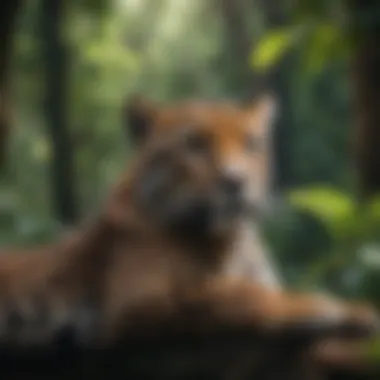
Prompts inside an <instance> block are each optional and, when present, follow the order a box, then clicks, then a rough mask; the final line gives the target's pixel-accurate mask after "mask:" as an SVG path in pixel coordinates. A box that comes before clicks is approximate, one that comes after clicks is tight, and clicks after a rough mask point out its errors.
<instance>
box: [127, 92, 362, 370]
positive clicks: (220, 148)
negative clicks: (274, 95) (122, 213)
mask: <svg viewBox="0 0 380 380" xmlns="http://www.w3.org/2000/svg"><path fill="white" fill-rule="evenodd" d="M272 105H273V104H272ZM125 111H126V112H125V116H126V121H127V131H128V134H129V138H131V139H132V141H133V143H134V144H135V145H136V146H137V147H138V148H139V149H140V148H141V147H143V146H144V145H145V144H146V143H147V142H148V141H150V140H157V139H158V140H159V139H161V138H162V136H164V135H165V134H168V133H173V134H176V133H178V132H177V129H181V128H183V125H190V126H194V124H195V125H196V124H197V121H196V122H194V120H193V119H194V117H195V118H196V116H194V115H196V114H197V113H198V114H200V113H203V114H204V115H206V114H207V117H208V118H209V120H212V122H211V123H210V126H213V127H214V131H213V133H209V131H206V133H205V131H202V132H201V133H202V134H203V139H207V140H208V147H207V149H209V150H210V151H209V154H212V153H210V152H211V151H212V152H213V154H217V160H218V162H224V161H226V160H230V166H232V167H235V168H238V170H239V165H240V170H241V167H242V166H244V164H246V162H245V163H244V162H243V164H242V161H244V160H253V161H254V162H253V163H252V165H251V167H250V169H249V171H247V172H246V173H245V174H243V176H244V175H245V176H247V177H250V178H249V181H253V182H254V183H255V184H256V187H257V188H261V189H260V191H259V192H260V195H259V196H258V198H257V199H256V203H255V209H256V211H260V209H261V208H262V206H263V205H265V203H266V201H267V197H266V195H267V193H268V190H269V185H270V172H271V170H270V166H271V165H270V164H271V162H270V161H271V156H272V152H271V144H270V142H271V121H273V118H274V116H275V109H274V108H272V112H271V113H270V112H269V113H265V112H264V113H261V114H257V117H258V119H260V118H263V119H261V125H262V126H264V128H261V129H257V130H256V131H255V133H256V136H255V137H256V144H257V143H259V145H258V146H256V150H255V151H254V152H253V153H252V154H251V155H250V156H245V158H242V155H241V152H239V148H238V147H237V145H236V144H235V145H234V144H233V142H232V139H231V138H230V133H231V132H230V130H229V129H228V128H227V129H226V128H225V127H224V126H225V124H228V123H229V122H230V119H228V117H227V115H231V114H233V113H234V112H235V124H236V125H239V123H240V124H244V116H243V114H241V113H239V107H238V106H236V105H234V104H232V103H230V102H225V103H223V102H217V103H212V102H207V101H206V102H204V101H196V102H189V101H187V102H180V103H174V104H170V105H157V104H154V103H153V102H152V101H150V100H147V99H143V98H137V97H136V98H134V99H132V101H131V100H129V101H128V103H127V107H126V109H125ZM156 118H157V119H159V120H160V122H154V121H155V120H156ZM271 119H272V120H271ZM173 120H176V121H175V122H173ZM259 124H260V122H259ZM189 128H190V127H189ZM195 164H196V165H202V161H201V160H198V161H197V162H196V163H195ZM240 175H241V173H240ZM256 190H257V189H256ZM239 219H240V220H239V227H238V228H237V233H236V236H235V241H234V244H233V245H231V247H230V252H229V255H228V256H229V261H227V265H226V268H225V270H226V273H229V274H234V275H237V276H240V277H245V278H248V279H252V280H253V281H255V282H256V283H260V284H262V285H263V286H264V287H266V288H267V289H273V290H280V289H281V288H282V287H283V286H282V284H281V281H280V276H279V274H278V273H276V270H275V268H274V265H273V263H272V262H271V259H270V257H269V253H268V252H266V249H265V245H264V243H263V241H262V239H261V237H260V233H259V223H258V219H259V218H257V215H253V217H252V215H251V214H249V213H248V214H246V215H245V216H242V217H240V218H239ZM361 343H362V342H360V341H356V342H355V341H347V340H345V341H341V342H335V341H328V342H323V344H322V343H321V347H320V348H319V349H318V350H317V354H318V355H315V356H316V358H317V361H318V362H321V363H324V364H325V365H328V366H331V367H334V366H338V367H342V368H350V369H358V367H361V366H366V365H369V363H367V362H366V359H365V352H364V351H363V349H362V346H361ZM365 363H367V364H365Z"/></svg>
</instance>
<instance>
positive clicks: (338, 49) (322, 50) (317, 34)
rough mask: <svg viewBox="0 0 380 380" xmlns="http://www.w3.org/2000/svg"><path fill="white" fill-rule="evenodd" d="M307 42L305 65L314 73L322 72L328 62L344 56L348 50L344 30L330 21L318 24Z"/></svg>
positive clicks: (309, 71) (307, 69)
mask: <svg viewBox="0 0 380 380" xmlns="http://www.w3.org/2000/svg"><path fill="white" fill-rule="evenodd" d="M305 42H306V43H305V48H304V50H303V55H304V57H303V60H304V65H305V69H306V71H307V72H308V73H310V74H313V75H315V74H317V73H318V72H320V71H321V70H322V69H323V68H324V66H325V65H326V63H327V62H330V61H331V60H333V59H339V58H343V57H344V56H345V53H346V50H347V44H346V43H345V39H344V38H343V33H342V30H340V29H339V28H338V27H337V26H336V25H332V24H329V23H320V24H317V25H316V27H315V28H313V30H312V31H311V34H310V36H309V38H307V41H305Z"/></svg>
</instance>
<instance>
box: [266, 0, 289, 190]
mask: <svg viewBox="0 0 380 380" xmlns="http://www.w3.org/2000/svg"><path fill="white" fill-rule="evenodd" d="M286 3H287V2H286V1H282V2H281V4H279V2H278V1H277V0H261V2H260V5H261V7H262V9H263V10H264V14H265V18H266V21H267V27H268V29H276V28H281V27H284V26H286V25H287V24H288V11H289V9H288V6H287V4H286ZM292 61H293V57H292V54H288V55H287V56H286V57H284V59H283V61H282V62H280V63H279V64H278V66H277V67H275V69H274V70H273V72H271V73H269V75H268V78H267V81H268V84H269V87H270V88H271V89H273V91H274V93H275V94H276V96H277V97H278V101H279V109H280V116H279V118H278V121H277V123H276V125H275V128H274V155H275V162H274V171H275V173H274V180H275V184H274V185H275V187H276V188H277V189H279V190H284V189H286V188H288V187H289V186H291V185H292V184H293V174H292V168H291V161H290V155H289V150H290V149H291V148H290V147H291V144H290V141H291V128H292V120H293V116H292V104H291V97H290V91H289V89H290V86H291V85H290V80H291V79H292V77H291V71H292V69H291V68H292Z"/></svg>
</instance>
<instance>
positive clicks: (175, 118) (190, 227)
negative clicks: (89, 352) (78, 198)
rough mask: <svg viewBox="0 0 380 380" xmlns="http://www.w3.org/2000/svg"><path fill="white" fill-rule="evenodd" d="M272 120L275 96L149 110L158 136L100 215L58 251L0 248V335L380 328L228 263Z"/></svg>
mask: <svg viewBox="0 0 380 380" xmlns="http://www.w3.org/2000/svg"><path fill="white" fill-rule="evenodd" d="M177 109H178V108H177ZM177 109H176V110H177ZM215 109H217V110H218V112H214V111H215ZM215 115H218V117H215ZM271 116H272V100H271V98H269V97H263V98H262V99H261V100H259V101H257V102H256V103H255V104H252V105H250V106H247V107H242V108H238V107H225V106H223V107H220V106H218V105H217V104H215V105H209V106H207V107H204V106H203V104H197V103H186V104H183V106H182V108H179V112H172V111H171V110H163V111H162V112H160V111H155V112H152V113H151V114H150V115H149V119H147V120H145V122H142V123H140V126H141V128H148V127H149V125H154V126H156V127H157V130H158V129H160V134H159V136H157V138H154V139H150V140H149V141H147V143H146V144H144V146H142V147H141V149H140V151H139V152H138V154H137V155H136V156H135V158H134V161H133V162H132V165H131V166H130V168H129V169H128V170H127V171H126V173H124V175H123V176H122V178H121V180H120V181H119V183H118V185H117V186H116V187H115V188H114V190H113V191H112V192H111V195H110V197H109V198H108V199H107V201H106V202H105V204H104V207H103V209H102V211H101V212H100V213H99V215H98V216H97V217H95V218H93V220H91V221H89V223H88V224H87V225H86V226H84V227H83V229H82V230H78V231H77V232H76V233H75V235H73V236H71V237H70V238H69V239H68V240H67V241H63V242H62V243H58V244H56V245H55V246H54V247H52V246H50V247H49V248H48V249H45V250H44V249H42V248H41V249H38V250H35V252H28V253H26V252H25V253H24V254H21V253H17V252H14V253H11V252H5V253H4V255H3V256H1V262H0V301H2V302H1V308H0V312H1V317H2V322H3V323H2V331H1V336H0V338H2V340H3V341H5V342H7V343H9V344H12V343H13V344H16V345H20V344H24V345H31V344H36V343H46V342H50V341H51V340H52V339H54V338H55V337H56V336H57V334H59V332H60V331H62V329H67V328H68V327H69V328H71V330H72V332H73V335H74V337H75V338H76V339H77V340H78V341H79V342H80V343H82V344H83V345H85V344H94V342H95V343H96V342H97V343H99V344H102V343H109V342H114V341H115V340H117V339H119V338H120V337H121V336H123V338H131V339H132V338H135V337H141V336H144V335H149V336H151V335H153V336H154V335H156V336H160V334H161V335H165V336H176V334H179V333H192V334H209V333H210V332H212V331H219V330H232V331H235V330H240V329H242V328H243V329H245V330H246V331H252V332H260V333H264V334H265V333H268V334H277V333H282V332H284V331H288V330H292V331H294V329H297V328H300V329H301V330H302V329H306V330H307V329H311V330H312V329H315V328H318V329H319V330H320V331H322V332H323V331H326V332H327V331H331V329H339V328H345V327H357V328H359V329H361V328H364V329H368V330H371V331H372V330H374V329H376V328H377V324H378V318H377V315H376V313H375V312H374V311H373V310H372V309H371V308H370V307H367V306H361V305H353V304H348V303H345V302H343V301H339V300H334V299H331V298H328V297H323V296H320V295H315V294H301V293H298V294H297V293H289V292H286V291H282V290H277V289H268V288H267V287H265V286H263V285H262V284H260V283H254V282H253V281H248V280H244V279H242V278H239V277H234V276H232V275H231V274H230V273H229V272H228V271H227V270H226V268H227V267H228V263H229V262H230V260H231V257H230V255H231V252H232V251H233V250H231V247H233V246H234V244H236V243H237V241H238V239H239V238H240V237H239V226H240V223H241V220H242V218H244V217H245V216H246V215H247V213H252V212H253V213H254V212H256V211H257V208H258V207H259V206H260V205H261V204H262V197H263V196H264V195H265V193H266V191H267V189H266V185H265V184H266V182H267V174H268V173H267V171H266V169H265V168H266V167H267V165H266V163H265V161H266V155H265V154H264V152H265V146H266V142H267V141H266V136H267V129H268V126H269V125H270V121H271ZM137 124H138V123H137ZM216 126H217V127H218V128H216ZM174 128H175V129H174ZM136 133H137V131H136Z"/></svg>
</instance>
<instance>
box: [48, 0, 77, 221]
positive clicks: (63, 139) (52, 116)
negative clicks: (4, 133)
mask: <svg viewBox="0 0 380 380" xmlns="http://www.w3.org/2000/svg"><path fill="white" fill-rule="evenodd" d="M64 4H65V1H64V0H54V1H52V0H43V1H42V3H41V6H42V9H41V34H42V35H41V39H42V46H43V59H44V63H45V78H46V94H45V115H46V122H47V128H48V134H49V136H50V139H51V145H52V162H51V186H52V196H53V203H54V209H55V212H56V214H57V217H58V219H59V220H60V221H61V222H62V223H64V224H72V223H74V222H75V221H76V219H77V216H78V213H77V205H76V191H75V183H76V182H75V175H74V152H73V144H72V143H71V141H70V135H69V131H68V117H67V115H68V110H67V96H68V93H67V90H68V50H67V46H66V45H65V43H64V40H63V38H62V35H61V29H62V23H63V19H64V11H65V9H64Z"/></svg>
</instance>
